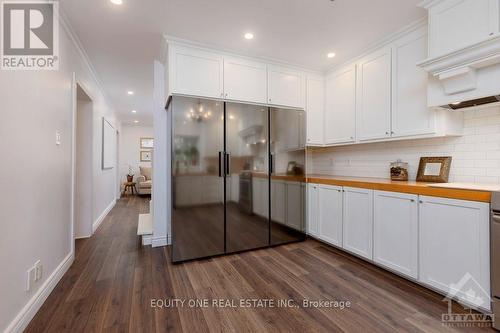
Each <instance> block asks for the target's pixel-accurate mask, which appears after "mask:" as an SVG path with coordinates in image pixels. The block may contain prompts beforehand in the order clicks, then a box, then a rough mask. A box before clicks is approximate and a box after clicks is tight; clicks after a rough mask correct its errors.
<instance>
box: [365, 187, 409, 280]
mask: <svg viewBox="0 0 500 333" xmlns="http://www.w3.org/2000/svg"><path fill="white" fill-rule="evenodd" d="M373 260H374V261H375V262H376V263H378V264H380V265H382V266H385V267H387V268H390V269H392V270H394V271H396V272H399V273H401V274H404V275H407V276H410V277H412V278H415V279H417V278H418V196H417V195H413V194H404V193H396V192H382V191H375V192H374V216H373Z"/></svg>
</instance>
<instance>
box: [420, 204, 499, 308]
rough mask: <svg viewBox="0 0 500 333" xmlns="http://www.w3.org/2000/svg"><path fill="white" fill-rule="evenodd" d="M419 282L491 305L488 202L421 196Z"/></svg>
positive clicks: (478, 304)
mask: <svg viewBox="0 0 500 333" xmlns="http://www.w3.org/2000/svg"><path fill="white" fill-rule="evenodd" d="M419 219H420V221H419V222H420V225H419V228H420V233H419V236H420V246H419V249H420V250H419V258H420V281H421V282H422V283H425V284H428V285H430V286H431V287H434V288H437V289H438V290H441V291H442V292H443V293H445V294H448V293H451V294H452V295H456V297H457V298H458V299H460V300H462V301H465V302H468V303H469V304H472V305H476V306H479V307H482V308H484V309H487V310H488V309H489V307H490V301H489V297H490V259H489V258H490V252H489V249H490V236H489V204H486V203H480V202H470V201H463V200H452V199H444V198H434V197H425V196H421V197H420V204H419Z"/></svg>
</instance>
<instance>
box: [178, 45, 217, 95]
mask: <svg viewBox="0 0 500 333" xmlns="http://www.w3.org/2000/svg"><path fill="white" fill-rule="evenodd" d="M169 57H170V59H169V61H170V62H169V64H170V65H169V70H170V78H169V83H170V86H171V90H172V93H175V94H185V95H192V96H201V97H212V98H221V97H223V94H222V92H223V72H224V66H223V60H222V56H221V55H219V54H215V53H210V52H207V51H203V50H199V49H190V48H184V47H179V46H172V47H171V50H170V53H169Z"/></svg>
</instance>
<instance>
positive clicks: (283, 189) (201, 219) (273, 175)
mask: <svg viewBox="0 0 500 333" xmlns="http://www.w3.org/2000/svg"><path fill="white" fill-rule="evenodd" d="M167 111H168V112H169V113H170V116H171V124H172V128H171V133H172V140H171V142H172V147H171V149H172V182H171V184H172V261H174V262H180V261H186V260H192V259H199V258H205V257H211V256H216V255H221V254H227V253H234V252H240V251H246V250H251V249H257V248H263V247H267V246H271V245H278V244H284V243H289V242H295V241H301V240H304V239H305V233H304V229H305V181H304V174H305V116H304V111H302V110H290V109H280V108H271V107H267V106H260V105H249V104H241V103H232V102H225V101H217V100H208V99H200V98H191V97H183V96H174V97H173V98H172V99H171V101H170V103H169V105H168V109H167Z"/></svg>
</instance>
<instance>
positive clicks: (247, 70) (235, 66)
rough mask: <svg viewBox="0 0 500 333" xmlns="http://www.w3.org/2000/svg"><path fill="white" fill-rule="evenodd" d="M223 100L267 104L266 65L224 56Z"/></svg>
mask: <svg viewBox="0 0 500 333" xmlns="http://www.w3.org/2000/svg"><path fill="white" fill-rule="evenodd" d="M224 98H226V99H230V100H236V101H247V102H253V103H263V104H265V103H267V65H266V64H264V63H260V62H254V61H250V60H246V59H241V58H235V57H229V56H225V57H224Z"/></svg>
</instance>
